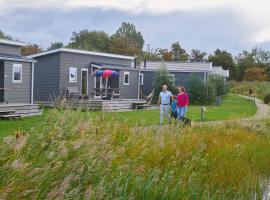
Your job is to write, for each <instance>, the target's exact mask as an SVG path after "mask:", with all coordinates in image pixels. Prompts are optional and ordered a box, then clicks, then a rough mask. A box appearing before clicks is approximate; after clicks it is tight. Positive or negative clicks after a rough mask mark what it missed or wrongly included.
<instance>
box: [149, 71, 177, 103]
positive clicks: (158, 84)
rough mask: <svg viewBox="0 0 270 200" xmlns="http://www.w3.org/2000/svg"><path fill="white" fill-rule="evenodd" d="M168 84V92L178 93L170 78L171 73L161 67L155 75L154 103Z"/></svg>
mask: <svg viewBox="0 0 270 200" xmlns="http://www.w3.org/2000/svg"><path fill="white" fill-rule="evenodd" d="M163 84H166V85H167V86H168V90H169V91H171V92H172V93H176V88H175V86H174V84H173V80H172V78H171V76H170V73H169V72H168V70H167V69H166V68H165V67H161V68H160V69H158V70H157V71H155V74H154V81H153V89H154V99H153V100H154V101H157V99H158V96H159V93H160V92H161V90H162V85H163Z"/></svg>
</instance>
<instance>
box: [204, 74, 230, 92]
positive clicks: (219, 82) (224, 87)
mask: <svg viewBox="0 0 270 200" xmlns="http://www.w3.org/2000/svg"><path fill="white" fill-rule="evenodd" d="M209 82H210V83H212V84H214V86H215V90H216V95H217V96H223V95H225V94H227V93H228V91H229V85H228V83H227V81H224V78H223V77H212V78H210V79H209Z"/></svg>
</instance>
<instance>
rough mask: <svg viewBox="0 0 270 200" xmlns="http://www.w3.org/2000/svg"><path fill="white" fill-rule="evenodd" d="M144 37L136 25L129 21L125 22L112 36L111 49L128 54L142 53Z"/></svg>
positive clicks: (113, 51) (114, 51)
mask: <svg viewBox="0 0 270 200" xmlns="http://www.w3.org/2000/svg"><path fill="white" fill-rule="evenodd" d="M143 45H144V39H143V36H142V34H141V32H140V31H137V30H136V27H135V26H134V25H133V24H131V23H127V22H123V23H122V25H121V26H120V27H119V28H118V30H117V31H116V33H115V34H114V35H112V36H111V43H110V46H109V51H110V52H112V53H121V54H127V55H135V54H136V55H142V53H143Z"/></svg>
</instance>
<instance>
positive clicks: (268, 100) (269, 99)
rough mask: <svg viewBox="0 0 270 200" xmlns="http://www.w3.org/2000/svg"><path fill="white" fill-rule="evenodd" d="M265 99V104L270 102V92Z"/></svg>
mask: <svg viewBox="0 0 270 200" xmlns="http://www.w3.org/2000/svg"><path fill="white" fill-rule="evenodd" d="M263 101H264V103H265V104H269V103H270V93H268V94H266V95H265V96H264V98H263Z"/></svg>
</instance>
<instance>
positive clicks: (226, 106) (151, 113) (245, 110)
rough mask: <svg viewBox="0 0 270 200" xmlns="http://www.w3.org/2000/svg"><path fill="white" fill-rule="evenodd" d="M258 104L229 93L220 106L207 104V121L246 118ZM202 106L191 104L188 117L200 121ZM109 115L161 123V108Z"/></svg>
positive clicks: (135, 121) (135, 120) (254, 110)
mask: <svg viewBox="0 0 270 200" xmlns="http://www.w3.org/2000/svg"><path fill="white" fill-rule="evenodd" d="M256 111H257V107H256V105H255V104H254V103H253V102H251V101H249V100H247V99H245V98H242V97H239V96H237V95H232V94H229V95H228V96H227V97H225V98H224V100H223V103H222V104H221V105H220V106H207V107H206V114H205V121H214V120H226V119H236V118H244V117H249V116H252V115H255V114H256ZM200 112H201V106H189V108H188V112H187V117H188V118H190V119H192V120H193V121H200ZM106 115H107V117H110V118H112V119H113V120H117V121H122V120H126V121H128V122H131V123H133V124H136V123H137V124H140V125H141V124H142V125H152V124H158V123H159V110H158V109H155V110H139V111H136V112H125V113H109V114H106Z"/></svg>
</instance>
